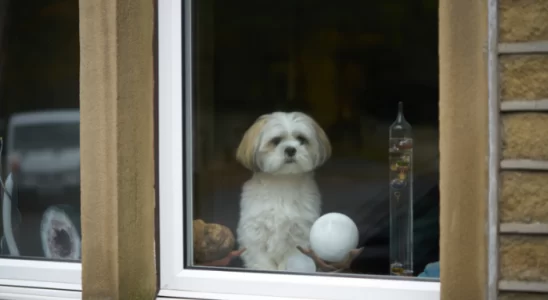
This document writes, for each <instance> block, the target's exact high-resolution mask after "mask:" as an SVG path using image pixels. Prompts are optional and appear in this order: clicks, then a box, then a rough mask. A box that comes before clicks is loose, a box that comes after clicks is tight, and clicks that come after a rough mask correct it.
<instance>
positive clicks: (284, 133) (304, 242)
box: [236, 112, 331, 271]
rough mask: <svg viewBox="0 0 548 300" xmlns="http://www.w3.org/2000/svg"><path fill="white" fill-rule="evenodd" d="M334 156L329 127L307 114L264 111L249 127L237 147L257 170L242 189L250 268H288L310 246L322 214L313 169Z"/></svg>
mask: <svg viewBox="0 0 548 300" xmlns="http://www.w3.org/2000/svg"><path fill="white" fill-rule="evenodd" d="M330 156H331V143H330V141H329V139H328V137H327V135H326V134H325V132H324V130H323V129H322V128H321V127H320V126H319V125H318V123H317V122H316V121H314V120H313V119H312V118H311V117H310V116H308V115H306V114H304V113H302V112H273V113H271V114H266V115H262V116H260V117H259V118H258V119H257V120H256V121H255V123H254V124H253V125H252V126H251V127H249V128H248V129H247V131H246V132H245V134H244V136H243V138H242V140H241V141H240V144H239V146H238V148H237V151H236V159H237V161H238V162H239V163H241V164H242V165H243V166H244V167H246V168H247V169H249V170H251V171H252V172H253V176H252V177H251V179H249V180H248V181H247V182H245V183H244V185H243V187H242V193H241V199H240V219H239V222H238V228H237V236H238V243H239V244H240V247H245V248H246V251H245V252H243V254H242V256H241V258H242V261H243V263H244V267H245V268H248V269H254V270H266V271H275V270H278V271H284V270H286V262H287V259H288V258H289V257H290V256H291V255H293V254H296V253H298V251H299V250H298V249H297V246H301V247H309V246H310V245H309V235H310V228H311V227H312V224H313V223H314V222H315V221H316V219H318V218H319V216H320V212H321V195H320V191H319V189H318V186H317V184H316V181H315V179H314V170H315V169H317V168H318V167H320V166H321V165H323V164H324V163H325V161H327V160H328V159H329V157H330Z"/></svg>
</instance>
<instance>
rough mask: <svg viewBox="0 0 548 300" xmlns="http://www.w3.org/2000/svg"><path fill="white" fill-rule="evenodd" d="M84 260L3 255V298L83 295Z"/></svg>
mask: <svg viewBox="0 0 548 300" xmlns="http://www.w3.org/2000/svg"><path fill="white" fill-rule="evenodd" d="M81 291H82V263H81V262H60V261H46V260H41V259H39V258H37V259H33V258H24V259H20V258H0V299H10V300H11V299H59V300H61V299H80V298H81Z"/></svg>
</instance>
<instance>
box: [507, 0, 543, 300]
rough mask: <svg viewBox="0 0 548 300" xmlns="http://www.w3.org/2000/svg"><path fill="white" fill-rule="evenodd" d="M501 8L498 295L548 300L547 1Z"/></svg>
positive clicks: (522, 0)
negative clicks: (500, 159)
mask: <svg viewBox="0 0 548 300" xmlns="http://www.w3.org/2000/svg"><path fill="white" fill-rule="evenodd" d="M499 10H500V11H499V12H500V14H499V42H500V43H501V44H500V47H499V51H500V52H501V55H500V60H499V63H500V82H499V83H500V97H501V111H502V112H501V114H502V115H501V120H502V159H503V161H502V162H501V197H500V207H499V209H500V223H501V227H500V251H499V254H500V265H499V266H500V273H499V279H500V282H499V299H504V300H513V299H520V300H521V299H523V300H537V299H548V0H500V1H499Z"/></svg>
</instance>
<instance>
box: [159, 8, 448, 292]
mask: <svg viewBox="0 0 548 300" xmlns="http://www.w3.org/2000/svg"><path fill="white" fill-rule="evenodd" d="M182 5H184V8H185V9H184V16H183V11H182V8H183V7H182ZM191 5H192V1H191V0H159V1H158V12H157V13H158V16H157V17H158V31H159V32H158V56H159V57H158V60H159V61H158V67H159V72H158V80H159V83H158V84H159V85H158V86H159V91H158V92H159V104H158V105H159V109H158V112H159V117H158V120H159V121H158V122H159V130H158V134H159V197H160V207H159V209H160V292H159V294H158V296H159V297H174V298H187V299H212V300H213V299H218V300H232V299H234V300H274V299H280V298H283V299H317V300H335V299H337V300H360V299H375V300H378V299H402V300H438V299H439V298H440V283H439V282H438V281H424V280H416V279H415V280H398V279H392V278H389V277H385V278H382V279H381V278H364V277H358V276H318V275H300V274H287V273H267V272H252V271H243V270H241V271H240V270H238V269H232V270H230V271H227V270H216V269H215V270H212V269H201V268H185V265H184V258H185V257H187V258H189V257H191V255H192V253H189V252H190V251H192V250H191V249H189V247H186V246H185V238H184V233H185V231H186V234H187V236H188V237H191V236H192V235H191V234H192V230H191V228H190V227H191V226H188V225H187V224H190V222H189V220H190V219H191V218H192V213H191V211H192V209H191V208H189V206H191V205H192V203H191V201H192V195H193V193H192V175H193V172H192V146H191V145H192V127H191V126H192V123H193V122H192V101H191V100H192V97H193V96H192V95H193V93H192V88H193V87H192V79H193V78H192V74H191V73H192V72H191V70H192V63H193V61H192V52H191V51H192V47H191V45H192V37H191V34H190V33H191V32H192V30H191V28H192V27H191V26H192V17H193V15H192V13H191V11H192V9H191ZM183 21H184V24H183ZM183 44H184V46H183ZM183 47H184V49H183ZM184 145H189V146H187V147H184ZM185 201H190V203H188V204H187V206H186V213H185V212H183V210H184V209H185V203H184V202H185Z"/></svg>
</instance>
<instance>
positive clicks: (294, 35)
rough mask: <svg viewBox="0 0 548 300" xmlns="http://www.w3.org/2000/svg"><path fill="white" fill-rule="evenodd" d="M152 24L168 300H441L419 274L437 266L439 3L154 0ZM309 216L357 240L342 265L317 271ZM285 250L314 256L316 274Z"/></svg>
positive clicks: (431, 280)
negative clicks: (154, 29)
mask: <svg viewBox="0 0 548 300" xmlns="http://www.w3.org/2000/svg"><path fill="white" fill-rule="evenodd" d="M158 14H159V15H158V20H159V132H158V134H159V143H160V150H159V170H160V173H159V176H160V178H159V182H160V261H161V263H160V273H161V274H160V286H161V291H160V296H172V297H188V298H207V299H272V298H269V297H284V298H296V299H299V298H306V299H381V298H383V297H384V298H387V299H396V297H399V298H401V299H421V300H422V299H439V282H438V279H437V278H436V275H431V274H428V273H429V272H423V271H424V270H425V268H427V266H435V264H436V262H437V261H438V260H439V249H438V244H439V225H438V222H439V213H438V207H439V190H438V178H439V176H438V142H437V135H438V130H437V126H438V124H437V118H438V112H437V107H438V105H437V101H438V92H437V89H438V86H437V85H438V69H437V62H438V57H437V47H438V43H437V1H420V2H416V1H411V2H410V1H403V0H402V1H384V2H382V1H380V2H379V1H345V2H344V4H340V3H338V2H335V1H319V2H318V1H314V2H312V1H298V2H295V1H263V2H260V3H259V2H254V1H249V0H238V1H229V2H226V1H214V0H201V1H191V0H187V1H168V0H164V1H159V12H158ZM400 102H401V104H400ZM276 111H283V112H295V111H297V112H300V113H304V115H303V114H293V115H289V114H276V115H271V114H270V113H272V112H276ZM263 115H267V116H266V117H264V118H259V117H260V116H263ZM255 125H256V126H255ZM389 130H391V134H389ZM403 131H405V132H403ZM410 131H412V135H409V133H410ZM402 134H403V135H402ZM410 137H412V138H413V139H412V140H409V138H410ZM390 138H393V139H392V140H390V141H392V143H390V146H389V139H390ZM396 138H399V140H397V142H394V141H395V140H394V139H396ZM408 146H412V152H411V153H412V154H410V151H409V147H408ZM394 149H395V150H396V152H394V151H393V150H394ZM391 150H392V151H391ZM400 150H401V151H403V152H401V151H400ZM396 154H397V155H396ZM312 170H313V171H314V173H315V176H314V177H311V176H309V175H307V174H308V172H309V171H312ZM411 170H412V172H411ZM305 173H306V174H305ZM253 176H255V177H253ZM389 176H390V177H389ZM251 178H255V180H253V179H252V180H251V181H249V180H250V179H251ZM303 178H305V179H303ZM279 181H284V182H285V183H284V184H280V183H279ZM246 182H248V183H246ZM244 184H245V185H246V186H245V188H244V187H243V186H244ZM268 185H270V186H269V187H270V188H271V190H266V192H265V189H267V188H268V187H267V186H268ZM316 186H317V187H318V190H319V194H321V197H320V196H317V192H318V190H316ZM242 190H245V191H247V192H244V193H242ZM295 194H298V195H300V197H295ZM257 195H258V196H257ZM306 197H309V198H306ZM297 198H298V199H297ZM303 198H306V199H303ZM400 198H401V199H403V200H404V201H399V199H400ZM249 201H252V202H249ZM253 201H255V202H260V201H262V202H260V203H262V204H260V205H256V203H254V202H253ZM276 201H277V202H276ZM288 201H289V202H288ZM291 201H293V202H291ZM306 201H309V202H306ZM320 203H321V204H320ZM409 203H413V206H412V209H411V208H410V207H409ZM396 204H397V205H396ZM406 204H407V206H405V205H406ZM303 206H306V207H303ZM329 213H338V214H335V215H333V214H331V215H330V216H334V218H335V220H333V219H331V220H330V219H329V218H328V217H327V218H319V219H318V217H320V216H321V217H323V216H325V215H326V214H329ZM307 214H308V215H307ZM411 215H412V216H413V219H414V221H413V222H412V224H413V225H412V226H408V225H409V224H410V222H411V221H410V220H412V219H410V216H411ZM316 220H324V221H325V222H327V223H329V224H331V225H333V224H337V221H339V220H342V221H344V222H347V223H346V224H347V225H344V226H348V227H345V228H349V229H348V230H347V229H344V230H342V231H339V232H331V236H329V238H330V239H329V240H330V241H331V240H333V239H335V238H340V237H341V236H342V235H344V234H346V233H349V232H350V233H352V230H354V233H352V234H348V239H346V240H341V241H340V242H339V243H337V245H338V246H339V247H337V248H344V249H346V250H349V251H348V253H349V254H348V255H351V256H352V255H355V257H352V258H353V260H352V261H351V263H349V262H348V261H346V263H344V262H345V261H344V258H348V255H347V254H346V253H347V252H344V253H343V256H341V257H342V259H340V257H339V259H338V260H337V261H338V262H340V263H339V264H337V263H329V262H327V261H335V260H334V259H328V258H329V257H335V256H337V255H335V254H333V253H335V252H332V251H331V252H330V251H329V249H328V248H329V245H330V243H327V244H324V247H322V246H321V241H322V238H324V239H325V237H326V234H327V233H329V232H328V230H327V229H325V228H330V227H329V224H328V226H326V227H324V230H322V227H321V224H320V223H318V222H319V221H318V222H316ZM326 220H327V221H326ZM348 220H350V222H348ZM391 220H392V221H391ZM330 221H331V223H330ZM269 222H270V223H269ZM317 224H320V225H317ZM391 224H392V226H391ZM394 224H396V225H394ZM316 225H317V226H316ZM353 225H355V227H354V226H353ZM314 227H315V228H316V229H314ZM318 228H320V230H319V231H318ZM391 229H392V232H391ZM269 230H271V231H269ZM206 231H207V232H210V233H211V232H214V233H215V234H217V236H218V237H219V236H221V238H213V237H212V236H213V235H214V234H213V235H212V234H210V235H207V234H206V235H204V232H206ZM281 232H283V233H281ZM310 232H319V234H318V235H317V237H318V239H316V240H317V241H319V243H320V246H318V243H315V242H312V243H311V244H315V245H316V246H314V245H311V244H310V243H308V242H311V241H310V235H311V234H309V233H310ZM333 233H334V234H333ZM343 233H344V234H343ZM408 233H410V234H408ZM201 237H205V239H203V240H200V238H201ZM232 237H234V239H232ZM266 237H268V238H266ZM261 238H263V239H261ZM356 239H357V242H356ZM410 240H413V243H411V242H410ZM345 241H346V242H347V243H346V244H347V246H342V245H344V244H345ZM223 242H226V244H225V245H223V246H227V245H228V246H227V247H220V246H219V245H221V244H223ZM300 243H304V244H305V245H302V244H300ZM241 244H245V245H244V246H242V245H241ZM203 245H206V246H208V247H210V248H215V249H214V251H206V250H208V249H207V247H204V246H203ZM295 245H300V246H303V247H304V249H303V252H306V253H308V254H310V255H312V254H311V253H310V252H309V251H308V250H310V249H313V250H315V253H316V254H317V255H318V256H321V257H324V259H322V261H317V262H316V263H313V268H314V269H318V270H319V271H318V272H313V271H312V272H310V271H307V272H304V269H302V268H300V267H303V266H305V265H306V263H308V265H310V264H309V262H310V260H308V259H306V258H303V255H304V254H302V253H301V252H299V251H298V250H296V248H297V247H294V246H295ZM395 245H400V246H395ZM409 245H414V246H413V247H410V246H409ZM309 246H310V247H309ZM244 247H245V251H244V252H241V251H238V250H243V249H242V248H244ZM221 248H222V249H223V250H224V253H222V254H220V253H221V252H223V251H220V250H219V249H221ZM279 249H284V250H280V251H278V250H279ZM287 249H291V251H289V250H288V251H287V252H284V251H285V250H287ZM321 249H323V250H324V251H325V252H324V253H320V252H321V251H322V250H321ZM360 249H361V252H360V251H352V250H360ZM335 250H336V249H335ZM277 251H278V252H277ZM289 252H291V253H289ZM413 252H414V253H413ZM280 253H281V254H280ZM288 253H289V254H288ZM330 253H331V255H332V256H329V255H330ZM231 254H232V255H233V256H231ZM286 254H287V255H286ZM312 256H313V255H312ZM410 257H411V259H410ZM295 260H297V261H298V262H301V264H296V263H294V262H295ZM322 263H326V266H324V265H322ZM396 263H399V265H398V264H396ZM397 267H399V268H397ZM402 268H403V269H407V272H403V273H406V274H402V273H400V274H399V275H402V276H396V275H395V273H398V270H399V269H402ZM329 271H337V272H329ZM404 271H405V270H404ZM403 275H408V276H405V277H404V276H403ZM425 275H426V276H425ZM417 277H419V278H417Z"/></svg>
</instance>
